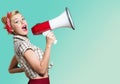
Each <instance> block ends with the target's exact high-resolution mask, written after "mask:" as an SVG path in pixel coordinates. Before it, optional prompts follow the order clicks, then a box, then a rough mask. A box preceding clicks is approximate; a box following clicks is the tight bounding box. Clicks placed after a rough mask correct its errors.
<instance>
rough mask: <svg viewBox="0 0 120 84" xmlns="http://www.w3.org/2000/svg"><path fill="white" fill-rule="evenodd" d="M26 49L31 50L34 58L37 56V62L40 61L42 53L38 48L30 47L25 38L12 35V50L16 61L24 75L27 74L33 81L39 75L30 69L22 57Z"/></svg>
mask: <svg viewBox="0 0 120 84" xmlns="http://www.w3.org/2000/svg"><path fill="white" fill-rule="evenodd" d="M27 49H32V50H33V51H34V52H35V54H36V55H35V56H37V58H38V59H39V60H40V59H42V56H43V51H42V50H41V49H40V48H38V47H36V46H34V45H32V44H31V43H30V41H29V39H28V38H27V37H24V36H20V35H14V50H15V54H16V58H17V61H18V63H19V64H20V66H21V68H23V69H24V70H25V73H26V74H28V77H29V78H30V79H33V78H35V77H37V76H39V74H38V73H37V72H36V71H34V70H33V69H32V68H31V67H30V65H29V64H28V62H27V61H26V59H25V58H24V56H23V54H24V53H25V51H26V50H27Z"/></svg>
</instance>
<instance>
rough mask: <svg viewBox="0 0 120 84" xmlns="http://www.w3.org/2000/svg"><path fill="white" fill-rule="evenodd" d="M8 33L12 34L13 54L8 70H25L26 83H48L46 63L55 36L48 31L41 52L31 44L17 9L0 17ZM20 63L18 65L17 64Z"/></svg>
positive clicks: (22, 18)
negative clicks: (43, 48) (27, 79)
mask: <svg viewBox="0 0 120 84" xmlns="http://www.w3.org/2000/svg"><path fill="white" fill-rule="evenodd" d="M2 22H3V23H4V25H5V28H6V30H7V31H8V33H10V34H12V35H13V40H14V50H15V56H14V57H13V59H12V61H11V64H10V67H9V72H10V73H17V72H25V74H26V75H27V77H28V78H29V82H28V84H50V82H49V76H48V65H49V60H50V52H51V47H52V44H53V42H54V40H55V36H54V34H53V33H52V32H50V33H49V34H48V35H47V37H46V47H45V51H44V52H43V51H42V50H41V49H40V48H38V47H36V46H34V45H32V44H31V43H30V41H29V39H28V37H27V34H28V25H27V22H26V20H25V19H24V17H23V16H22V15H21V14H20V13H19V11H13V12H10V13H7V15H6V16H4V17H2ZM18 63H19V64H20V67H18V66H17V64H18Z"/></svg>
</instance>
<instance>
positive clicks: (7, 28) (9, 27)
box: [5, 12, 12, 34]
mask: <svg viewBox="0 0 120 84" xmlns="http://www.w3.org/2000/svg"><path fill="white" fill-rule="evenodd" d="M10 16H11V12H9V13H7V18H6V19H7V22H6V25H5V28H6V30H7V31H8V33H10V34H11V33H12V28H11V24H10Z"/></svg>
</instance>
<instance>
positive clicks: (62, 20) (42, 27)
mask: <svg viewBox="0 0 120 84" xmlns="http://www.w3.org/2000/svg"><path fill="white" fill-rule="evenodd" d="M64 27H68V28H72V29H73V30H75V28H74V24H73V21H72V17H71V15H70V12H69V9H68V8H67V7H66V8H65V11H64V12H63V13H62V14H61V15H59V16H58V17H56V18H54V19H52V20H48V21H45V22H43V23H38V24H36V25H35V26H33V27H32V33H33V34H34V35H39V34H42V33H43V32H46V31H48V30H53V29H56V28H64Z"/></svg>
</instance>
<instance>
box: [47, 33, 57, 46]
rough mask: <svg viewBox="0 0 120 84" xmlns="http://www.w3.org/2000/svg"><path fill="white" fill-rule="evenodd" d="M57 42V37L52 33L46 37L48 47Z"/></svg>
mask: <svg viewBox="0 0 120 84" xmlns="http://www.w3.org/2000/svg"><path fill="white" fill-rule="evenodd" d="M55 40H56V38H55V35H54V34H53V32H51V31H50V32H49V33H48V34H47V36H46V45H48V46H51V45H52V44H53V43H54V41H55Z"/></svg>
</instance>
